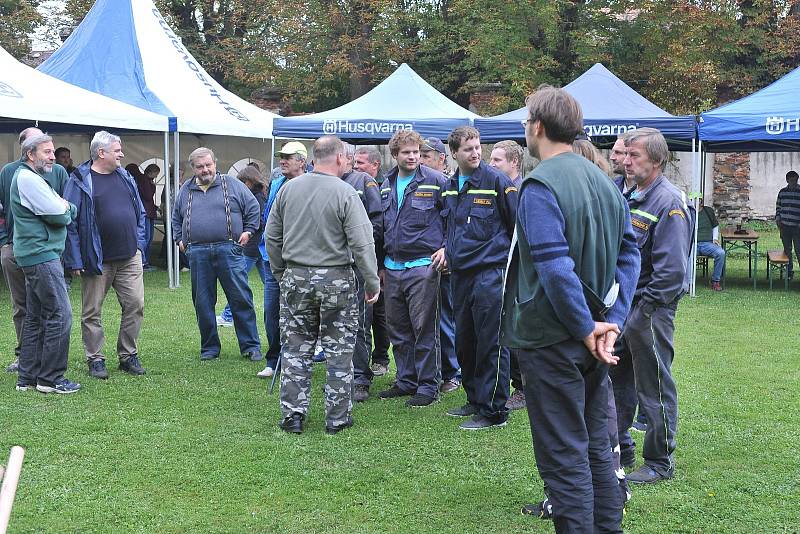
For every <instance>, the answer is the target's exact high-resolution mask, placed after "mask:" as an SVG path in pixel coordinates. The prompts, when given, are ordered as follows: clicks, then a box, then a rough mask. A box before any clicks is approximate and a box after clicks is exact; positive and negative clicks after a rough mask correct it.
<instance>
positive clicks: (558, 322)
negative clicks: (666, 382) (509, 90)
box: [500, 86, 639, 532]
mask: <svg viewBox="0 0 800 534" xmlns="http://www.w3.org/2000/svg"><path fill="white" fill-rule="evenodd" d="M527 105H528V120H527V121H525V137H526V141H527V143H528V150H529V151H530V153H531V155H532V156H534V157H536V158H539V159H540V160H541V163H539V165H538V166H537V167H536V168H535V169H534V170H533V172H532V173H531V174H529V175H528V176H527V177H526V178H525V180H524V181H523V182H522V187H521V188H520V192H519V206H518V208H517V220H516V227H515V230H514V235H513V238H512V244H511V250H512V253H511V257H510V259H509V268H508V271H507V272H508V275H507V279H506V286H505V292H504V296H503V311H502V319H501V333H500V343H501V344H502V345H504V346H507V347H510V348H514V349H519V353H518V359H519V365H520V370H521V372H522V380H523V383H524V388H525V400H526V403H527V405H528V417H529V419H530V423H531V433H532V434H533V449H534V453H535V455H536V466H537V468H538V470H539V474H540V475H541V477H542V480H543V481H544V483H545V487H546V492H547V496H548V498H549V501H550V503H551V504H552V517H553V523H554V525H555V529H556V532H622V528H621V522H622V506H623V497H622V491H621V489H620V486H619V482H618V480H617V477H616V475H615V474H614V467H613V464H612V459H611V447H610V442H609V438H608V428H607V421H608V411H607V409H608V366H609V364H611V365H613V364H616V362H617V357H616V356H615V355H614V354H613V347H614V341H615V340H616V338H617V335H619V333H620V331H621V329H622V326H623V324H624V322H625V318H626V317H627V315H628V310H629V308H630V303H631V300H632V297H633V292H634V290H635V289H636V280H637V278H638V274H639V254H638V250H637V248H636V242H635V239H634V237H633V230H632V228H631V223H630V216H629V215H628V212H627V210H626V209H625V201H624V200H623V198H622V195H620V194H619V192H618V191H617V190H616V188H615V186H614V184H613V182H611V180H609V179H608V176H606V175H605V174H603V172H602V171H600V169H599V168H598V167H597V166H596V165H594V164H592V163H591V162H589V161H588V160H586V159H585V158H582V157H581V156H579V155H577V154H575V153H573V152H572V142H573V141H574V139H575V137H576V136H577V135H578V133H580V132H581V131H582V125H583V114H582V112H581V109H580V105H579V104H578V103H577V101H575V99H574V98H573V97H572V96H570V95H569V93H567V92H566V91H564V90H563V89H555V88H553V87H550V86H542V87H540V88H539V89H538V90H537V91H536V92H535V93H533V94H532V95H531V96H529V97H528V99H527Z"/></svg>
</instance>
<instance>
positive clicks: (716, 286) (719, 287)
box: [711, 282, 722, 291]
mask: <svg viewBox="0 0 800 534" xmlns="http://www.w3.org/2000/svg"><path fill="white" fill-rule="evenodd" d="M711 291H722V284H720V283H719V282H711Z"/></svg>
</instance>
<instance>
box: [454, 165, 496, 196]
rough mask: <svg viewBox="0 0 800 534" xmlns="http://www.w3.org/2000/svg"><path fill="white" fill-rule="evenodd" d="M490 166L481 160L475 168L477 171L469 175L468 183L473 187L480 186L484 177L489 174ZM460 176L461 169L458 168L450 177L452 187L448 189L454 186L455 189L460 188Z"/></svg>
mask: <svg viewBox="0 0 800 534" xmlns="http://www.w3.org/2000/svg"><path fill="white" fill-rule="evenodd" d="M489 168H490V167H489V166H488V165H487V164H486V162H485V161H483V160H481V163H480V165H478V168H477V169H475V172H473V173H472V174H471V175H470V176H469V180H467V183H468V184H469V185H471V186H473V187H478V186H479V185H480V184H481V180H482V179H483V177H484V176H485V175H487V174H489ZM459 176H461V169H458V168H456V172H455V173H454V174H453V176H451V177H450V187H448V189H450V188H453V189H454V190H458V178H459Z"/></svg>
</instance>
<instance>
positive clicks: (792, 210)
mask: <svg viewBox="0 0 800 534" xmlns="http://www.w3.org/2000/svg"><path fill="white" fill-rule="evenodd" d="M775 222H776V223H778V224H779V225H781V226H800V187H798V186H796V185H794V186H789V187H784V188H783V189H781V190H780V192H778V201H777V202H776V203H775Z"/></svg>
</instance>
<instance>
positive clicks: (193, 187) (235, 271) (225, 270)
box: [172, 147, 262, 361]
mask: <svg viewBox="0 0 800 534" xmlns="http://www.w3.org/2000/svg"><path fill="white" fill-rule="evenodd" d="M189 165H190V166H191V167H192V171H193V172H194V176H193V177H192V178H191V179H189V180H187V181H186V182H185V183H184V184H183V186H181V189H180V191H179V192H178V196H177V197H176V198H175V208H174V210H173V212H172V230H173V232H174V236H173V239H174V240H175V242H176V243H177V244H178V247H180V249H181V250H182V251H185V252H186V256H187V257H188V258H189V268H190V270H191V278H192V302H193V303H194V310H195V314H196V315H197V326H198V327H199V328H200V359H201V360H214V359H216V358H219V353H220V350H221V344H220V341H219V334H218V333H217V322H216V316H215V314H214V307H215V306H216V304H217V281H219V283H220V285H221V286H222V290H223V291H224V292H225V296H226V297H227V299H228V304H229V305H230V307H231V313H232V314H233V326H234V329H235V331H236V338H237V340H238V342H239V351H240V353H241V355H242V356H244V357H246V358H249V359H250V360H252V361H260V360H261V359H262V356H261V341H260V340H259V338H258V326H257V323H256V313H255V310H254V309H253V292H252V291H251V290H250V286H249V285H248V284H247V276H246V274H245V272H244V268H243V264H244V256H243V255H242V248H243V247H244V246H245V245H246V244H247V242H248V241H249V240H250V238H251V237H253V234H254V233H255V231H256V230H257V229H258V226H259V221H258V211H259V209H258V201H257V200H256V197H254V196H253V194H252V193H251V192H250V190H249V189H247V186H246V185H244V184H243V183H242V182H241V181H239V180H237V179H236V178H233V177H232V176H227V175H225V174H220V173H218V172H217V160H216V158H215V157H214V153H213V152H212V151H211V150H210V149H208V148H205V147H201V148H197V149H195V150H194V151H193V152H192V153H191V154H189Z"/></svg>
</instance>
